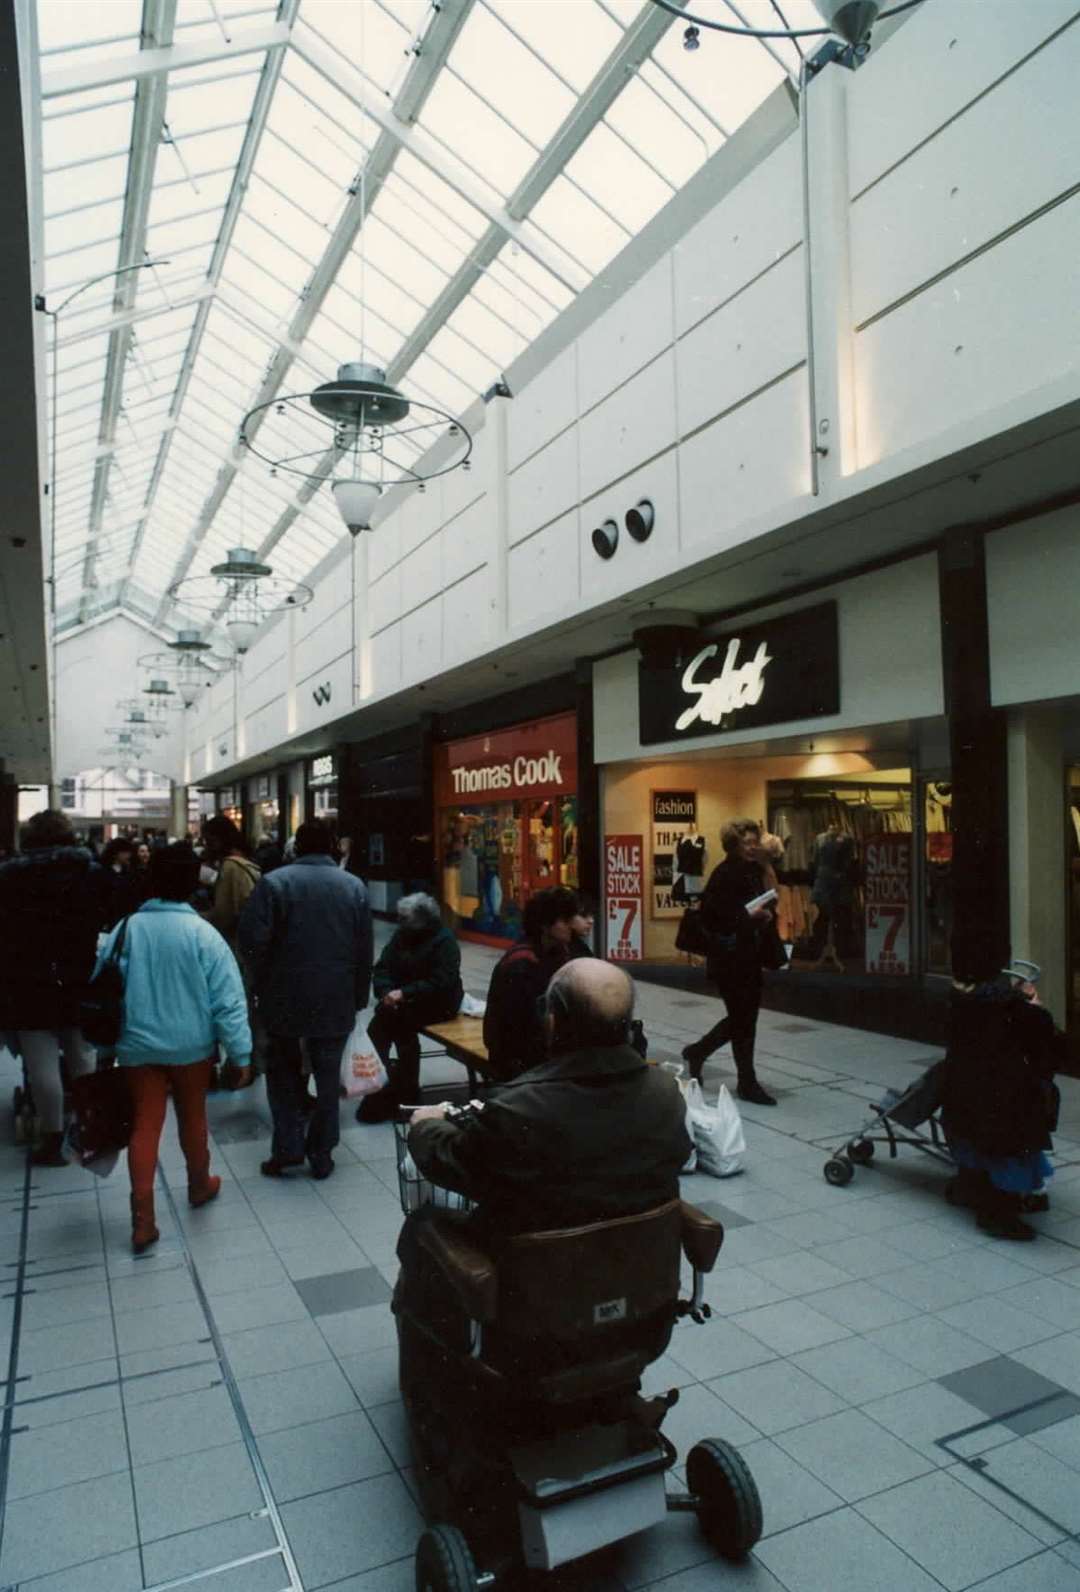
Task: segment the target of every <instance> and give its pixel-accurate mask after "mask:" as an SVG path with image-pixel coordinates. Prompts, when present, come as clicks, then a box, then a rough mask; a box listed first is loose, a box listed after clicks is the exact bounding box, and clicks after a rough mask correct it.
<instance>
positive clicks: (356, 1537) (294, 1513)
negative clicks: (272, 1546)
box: [282, 1475, 423, 1587]
mask: <svg viewBox="0 0 1080 1592" xmlns="http://www.w3.org/2000/svg"><path fill="white" fill-rule="evenodd" d="M282 1517H283V1519H284V1522H285V1529H286V1531H287V1532H288V1534H289V1541H290V1542H291V1543H292V1547H293V1551H294V1553H295V1554H296V1558H297V1562H298V1564H299V1568H300V1574H301V1577H302V1579H303V1581H304V1585H305V1586H309V1587H326V1586H329V1585H331V1584H332V1583H333V1582H334V1581H342V1580H344V1579H345V1578H346V1577H347V1576H354V1575H357V1574H359V1573H360V1572H361V1571H363V1570H370V1569H374V1568H376V1567H377V1566H379V1565H384V1564H388V1563H390V1562H391V1561H392V1560H395V1559H401V1558H403V1557H404V1556H405V1555H407V1554H412V1553H413V1551H414V1550H415V1548H416V1539H417V1537H418V1536H419V1535H420V1532H421V1530H422V1529H423V1521H422V1519H421V1516H420V1512H419V1510H418V1509H417V1507H416V1505H415V1504H414V1503H413V1501H412V1499H411V1497H410V1496H409V1491H408V1488H407V1487H406V1486H405V1483H404V1482H403V1481H402V1480H401V1478H400V1477H399V1476H395V1475H388V1476H376V1477H374V1478H373V1479H372V1480H371V1481H362V1482H354V1483H352V1484H351V1485H349V1486H346V1487H337V1488H335V1489H334V1490H333V1491H332V1492H326V1493H317V1494H315V1495H314V1496H313V1497H311V1498H302V1499H300V1500H299V1501H298V1502H297V1503H292V1504H285V1505H284V1507H283V1509H282Z"/></svg>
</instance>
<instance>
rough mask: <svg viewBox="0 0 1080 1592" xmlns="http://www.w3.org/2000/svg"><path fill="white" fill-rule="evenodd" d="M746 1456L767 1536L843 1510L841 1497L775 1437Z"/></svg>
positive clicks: (751, 1448) (753, 1447)
mask: <svg viewBox="0 0 1080 1592" xmlns="http://www.w3.org/2000/svg"><path fill="white" fill-rule="evenodd" d="M742 1456H743V1458H744V1459H745V1460H746V1463H747V1464H748V1465H749V1466H750V1470H751V1472H752V1473H753V1477H754V1481H755V1482H756V1483H757V1489H758V1492H759V1493H760V1494H761V1503H762V1511H763V1514H764V1529H763V1536H765V1537H771V1536H775V1535H776V1534H777V1533H778V1532H782V1531H789V1530H790V1529H791V1527H792V1526H797V1525H801V1523H802V1522H803V1521H804V1520H811V1519H813V1517H814V1516H815V1515H824V1514H829V1513H831V1512H832V1511H833V1510H834V1509H838V1508H839V1507H840V1503H841V1500H840V1498H839V1496H838V1494H836V1493H834V1492H833V1491H832V1489H831V1488H830V1487H826V1486H825V1484H824V1482H821V1481H819V1480H818V1478H817V1477H816V1476H815V1475H814V1473H813V1471H811V1470H808V1469H807V1468H806V1466H805V1465H800V1464H799V1462H798V1460H796V1459H792V1457H791V1455H790V1454H787V1453H785V1452H784V1450H783V1449H782V1448H779V1447H778V1446H777V1444H776V1443H774V1442H773V1441H772V1439H771V1438H765V1437H763V1438H762V1439H761V1441H760V1442H759V1443H748V1444H747V1445H746V1447H745V1448H743V1450H742Z"/></svg>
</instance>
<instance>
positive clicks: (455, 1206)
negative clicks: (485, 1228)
mask: <svg viewBox="0 0 1080 1592" xmlns="http://www.w3.org/2000/svg"><path fill="white" fill-rule="evenodd" d="M394 1145H395V1149H396V1152H397V1169H398V1193H399V1194H400V1196H401V1209H402V1212H403V1214H404V1215H405V1216H411V1215H412V1213H413V1211H418V1210H419V1209H420V1208H421V1206H423V1205H432V1206H434V1208H435V1209H436V1210H439V1211H471V1210H472V1209H473V1208H474V1205H475V1201H474V1200H471V1199H469V1198H468V1197H467V1196H466V1195H465V1194H455V1193H454V1191H453V1190H452V1189H448V1188H440V1187H439V1185H438V1184H437V1183H432V1182H431V1180H430V1178H426V1177H421V1175H420V1173H419V1171H418V1170H417V1166H416V1162H415V1161H414V1160H413V1158H412V1156H411V1155H410V1153H409V1119H408V1118H407V1117H404V1116H401V1117H399V1118H398V1119H397V1120H396V1121H395V1122H394Z"/></svg>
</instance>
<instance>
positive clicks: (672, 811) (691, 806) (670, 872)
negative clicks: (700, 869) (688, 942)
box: [650, 790, 697, 919]
mask: <svg viewBox="0 0 1080 1592" xmlns="http://www.w3.org/2000/svg"><path fill="white" fill-rule="evenodd" d="M650 805H651V818H652V875H651V886H650V894H651V905H650V910H651V915H652V917H653V918H654V919H656V918H681V917H682V915H683V910H684V908H685V906H686V900H685V898H684V892H683V889H682V888H680V887H679V879H680V877H681V874H680V866H679V846H680V843H681V842H682V841H683V840H684V839H687V838H691V839H693V838H694V837H695V836H696V833H697V791H694V790H654V791H653V792H652V793H651V797H650Z"/></svg>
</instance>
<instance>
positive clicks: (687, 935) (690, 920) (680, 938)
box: [675, 907, 709, 956]
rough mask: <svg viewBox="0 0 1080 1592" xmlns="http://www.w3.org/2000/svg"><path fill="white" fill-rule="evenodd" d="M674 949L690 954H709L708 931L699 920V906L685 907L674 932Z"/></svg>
mask: <svg viewBox="0 0 1080 1592" xmlns="http://www.w3.org/2000/svg"><path fill="white" fill-rule="evenodd" d="M675 949H676V950H677V951H688V952H689V953H690V955H691V956H707V955H708V954H709V931H708V929H707V928H706V927H705V925H704V923H703V922H702V921H701V908H700V907H687V909H686V911H685V912H684V913H683V915H682V919H681V921H680V923H679V927H678V929H677V931H676V934H675Z"/></svg>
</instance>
